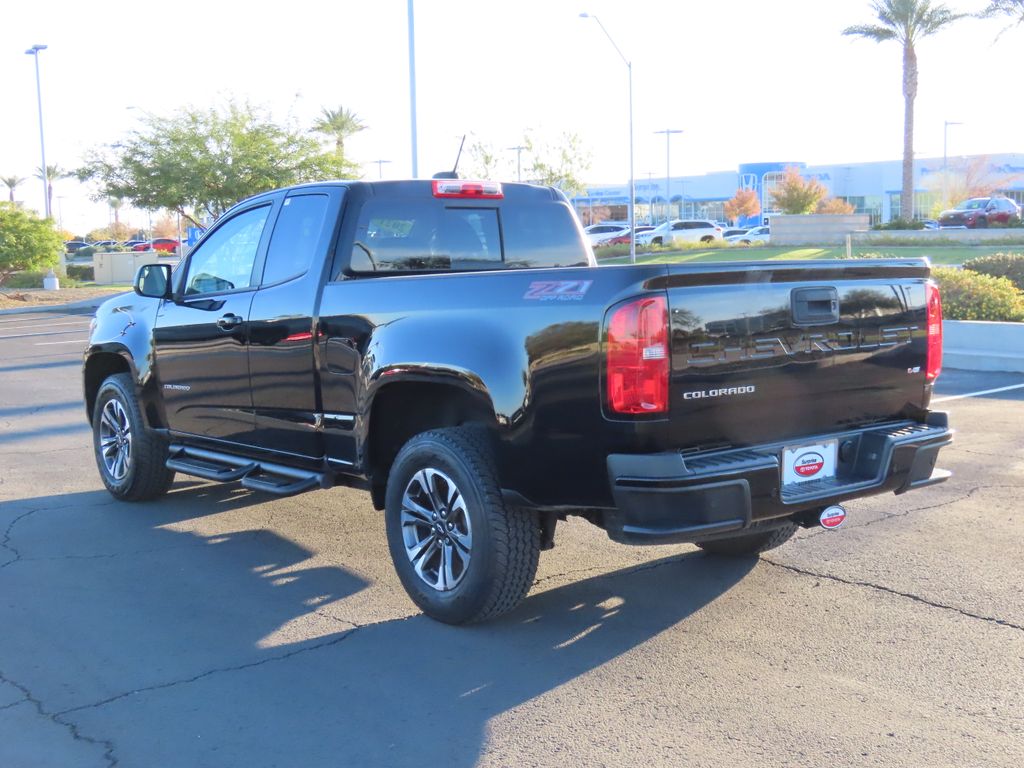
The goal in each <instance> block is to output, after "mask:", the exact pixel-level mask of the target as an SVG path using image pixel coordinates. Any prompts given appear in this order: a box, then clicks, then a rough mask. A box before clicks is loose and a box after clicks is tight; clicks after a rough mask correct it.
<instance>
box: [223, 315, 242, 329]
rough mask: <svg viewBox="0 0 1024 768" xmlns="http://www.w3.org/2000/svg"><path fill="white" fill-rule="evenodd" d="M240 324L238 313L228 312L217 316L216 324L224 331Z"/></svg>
mask: <svg viewBox="0 0 1024 768" xmlns="http://www.w3.org/2000/svg"><path fill="white" fill-rule="evenodd" d="M241 324H242V318H240V317H239V316H238V315H235V314H232V313H231V312H228V313H227V314H226V315H224V317H220V318H217V326H218V327H219V328H223V329H224V330H225V331H230V330H231V329H232V328H234V327H235V326H238V325H241Z"/></svg>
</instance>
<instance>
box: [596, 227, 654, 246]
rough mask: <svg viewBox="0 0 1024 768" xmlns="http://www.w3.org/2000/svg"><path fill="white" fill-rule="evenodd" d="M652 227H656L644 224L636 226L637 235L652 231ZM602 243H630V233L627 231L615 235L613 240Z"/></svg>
mask: <svg viewBox="0 0 1024 768" xmlns="http://www.w3.org/2000/svg"><path fill="white" fill-rule="evenodd" d="M652 229H654V227H653V226H648V225H643V226H640V227H636V228H635V231H636V234H637V237H639V236H640V235H641V234H643V233H644V232H650V231H651V230H652ZM601 245H629V233H628V232H627V233H626V234H624V235H619V236H618V237H613V238H612V239H611V240H605V241H604V242H603V243H601Z"/></svg>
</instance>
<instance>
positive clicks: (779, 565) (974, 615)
mask: <svg viewBox="0 0 1024 768" xmlns="http://www.w3.org/2000/svg"><path fill="white" fill-rule="evenodd" d="M761 561H762V562H764V563H767V564H768V565H773V566H775V567H776V568H781V569H783V570H786V571H791V572H792V573H796V574H799V575H801V576H810V577H813V578H817V579H828V580H829V581H835V582H837V583H839V584H846V585H847V586H851V587H865V588H867V589H872V590H875V591H878V592H884V593H887V594H890V595H896V596H897V597H905V598H907V599H908V600H913V601H914V602H917V603H921V604H923V605H927V606H930V607H931V608H939V609H940V610H944V611H951V612H953V613H959V614H960V615H961V616H966V617H967V618H969V619H978V620H979V621H984V622H988V623H990V624H996V625H998V626H1001V627H1008V628H1009V629H1016V630H1017V631H1019V632H1024V625H1020V624H1014V623H1013V622H1012V621H1006V620H1005V619H997V618H996V617H994V616H984V615H982V614H980V613H972V612H971V611H967V610H964V609H963V608H957V607H956V606H955V605H947V604H945V603H937V602H935V601H934V600H929V599H928V598H926V597H921V596H920V595H915V594H914V593H912V592H902V591H900V590H898V589H893V588H892V587H886V586H884V585H882V584H875V583H873V582H870V581H860V580H857V579H844V578H843V577H841V576H832V575H831V574H827V573H819V572H817V571H809V570H807V569H806V568H800V567H798V566H795V565H786V564H785V563H780V562H777V561H775V560H770V559H768V558H767V557H765V556H764V555H762V556H761Z"/></svg>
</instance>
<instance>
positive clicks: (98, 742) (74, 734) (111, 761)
mask: <svg viewBox="0 0 1024 768" xmlns="http://www.w3.org/2000/svg"><path fill="white" fill-rule="evenodd" d="M0 682H3V683H7V684H8V685H10V686H12V687H13V688H17V689H18V690H19V691H20V692H21V695H22V696H24V698H23V699H21V700H20V701H16V702H14V703H13V704H9V705H7V706H4V707H0V710H4V709H13V708H14V707H16V706H20V705H22V704H31V705H32V706H33V707H34V708H35V710H36V712H37V713H39V716H40V717H42V718H45V719H47V720H49V721H50V722H52V723H53V724H54V725H59V726H60V727H61V728H64V729H66V730H67V732H68V733H69V734H71V738H72V740H74V741H78V742H82V743H84V744H93V745H95V746H97V747H102V748H103V759H104V760H106V761H107V764H108V765H109V766H111V768H114V766H116V765H117V763H118V761H117V757H115V756H114V742H113V741H110V740H109V739H94V738H92V737H91V736H86V735H85V734H83V733H82V732H81V731H80V730H78V726H77V725H75V724H74V723H72V722H68V721H66V720H62V719H61V716H62V714H63V713H61V712H56V713H54V712H47V711H46V708H45V707H44V706H43V703H42V701H40V700H39V699H37V698H36V697H35V696H34V695H33V694H32V691H30V690H29V689H28V688H27V687H26V686H24V685H22V684H21V683H19V682H17V681H15V680H11V679H10V678H9V677H7V676H6V675H5V674H4V673H3V670H0Z"/></svg>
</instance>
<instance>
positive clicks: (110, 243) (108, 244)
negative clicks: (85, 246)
mask: <svg viewBox="0 0 1024 768" xmlns="http://www.w3.org/2000/svg"><path fill="white" fill-rule="evenodd" d="M115 245H120V243H119V242H117V240H97V241H96V242H95V243H89V246H90V247H91V248H97V249H99V250H102V249H104V248H112V247H114V246H115Z"/></svg>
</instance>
